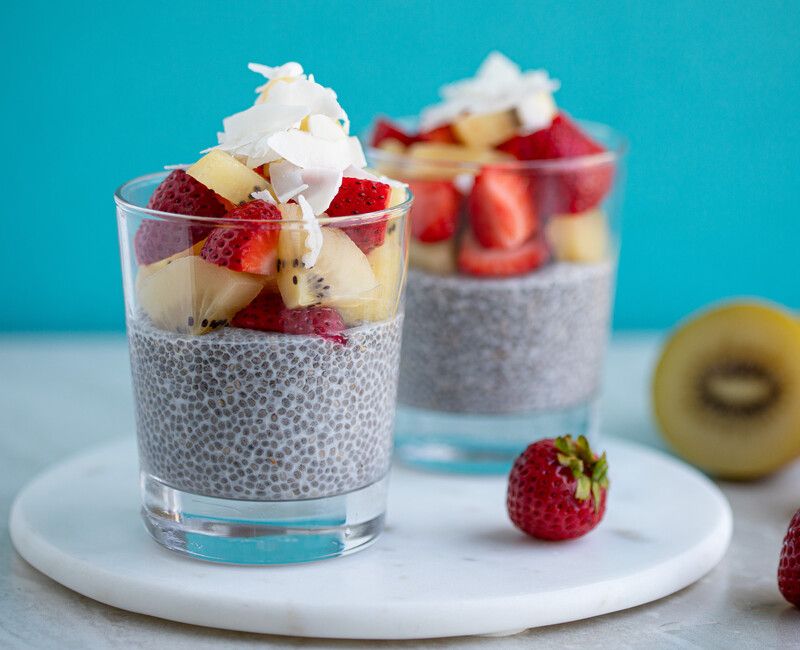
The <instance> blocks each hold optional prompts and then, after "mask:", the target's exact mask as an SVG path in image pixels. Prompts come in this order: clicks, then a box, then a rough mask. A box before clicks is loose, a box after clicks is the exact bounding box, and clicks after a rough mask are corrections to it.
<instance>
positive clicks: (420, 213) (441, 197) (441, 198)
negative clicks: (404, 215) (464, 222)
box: [409, 180, 461, 243]
mask: <svg viewBox="0 0 800 650" xmlns="http://www.w3.org/2000/svg"><path fill="white" fill-rule="evenodd" d="M409 187H410V189H411V192H412V194H413V195H414V203H413V206H412V208H411V215H410V217H409V218H410V219H411V236H412V237H414V239H417V240H418V241H421V242H427V243H431V242H437V241H441V240H443V239H450V238H451V237H452V236H453V235H454V234H455V232H456V227H457V225H458V215H459V211H460V209H461V194H460V193H459V192H458V190H457V189H456V188H455V187H454V186H453V184H452V183H451V182H449V181H425V180H416V181H410V182H409Z"/></svg>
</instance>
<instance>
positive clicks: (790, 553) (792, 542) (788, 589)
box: [778, 510, 800, 607]
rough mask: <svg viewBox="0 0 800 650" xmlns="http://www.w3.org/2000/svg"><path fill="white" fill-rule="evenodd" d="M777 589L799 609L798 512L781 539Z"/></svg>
mask: <svg viewBox="0 0 800 650" xmlns="http://www.w3.org/2000/svg"><path fill="white" fill-rule="evenodd" d="M778 589H780V590H781V593H782V594H783V597H784V598H785V599H786V600H788V601H789V602H790V603H792V605H794V606H795V607H800V510H798V511H797V512H795V513H794V517H792V521H791V522H790V523H789V530H787V531H786V537H784V538H783V548H782V549H781V559H780V562H779V563H778Z"/></svg>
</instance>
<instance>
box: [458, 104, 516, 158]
mask: <svg viewBox="0 0 800 650" xmlns="http://www.w3.org/2000/svg"><path fill="white" fill-rule="evenodd" d="M518 128H519V122H518V121H517V117H516V115H515V114H514V112H513V111H502V112H500V113H484V114H477V115H467V116H466V117H462V118H461V119H458V120H456V121H455V122H453V126H452V129H453V133H455V135H456V138H458V139H459V140H460V141H461V142H463V143H464V144H465V145H467V146H468V147H476V148H479V149H480V148H484V149H486V148H492V147H495V146H497V145H498V144H500V143H502V142H505V141H506V140H508V139H509V138H511V137H513V136H514V135H516V133H517V129H518Z"/></svg>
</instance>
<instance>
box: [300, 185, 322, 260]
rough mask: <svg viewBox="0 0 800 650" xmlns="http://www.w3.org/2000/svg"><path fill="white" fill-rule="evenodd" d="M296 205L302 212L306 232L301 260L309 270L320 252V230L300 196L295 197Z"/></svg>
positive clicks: (304, 199) (309, 207)
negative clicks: (304, 249) (304, 250)
mask: <svg viewBox="0 0 800 650" xmlns="http://www.w3.org/2000/svg"><path fill="white" fill-rule="evenodd" d="M297 203H298V205H299V206H300V210H301V212H302V216H303V228H304V230H305V231H306V241H305V248H306V252H305V253H303V256H302V258H301V259H302V260H303V264H304V265H305V267H306V268H307V269H310V268H311V267H312V266H314V264H316V263H317V259H318V258H319V254H320V252H321V251H322V228H320V227H319V222H318V221H317V217H316V215H315V214H314V210H313V209H312V208H311V205H310V204H309V202H308V201H307V200H306V198H305V197H304V196H303V195H302V194H301V195H300V196H299V197H297Z"/></svg>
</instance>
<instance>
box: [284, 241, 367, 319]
mask: <svg viewBox="0 0 800 650" xmlns="http://www.w3.org/2000/svg"><path fill="white" fill-rule="evenodd" d="M321 231H322V248H321V250H320V254H319V257H318V258H317V261H316V262H315V263H314V266H312V267H310V268H306V266H305V264H304V263H303V254H304V252H305V238H306V234H307V233H306V232H305V231H304V230H302V229H300V228H299V227H297V228H295V227H291V226H290V227H285V228H283V229H282V230H281V235H280V238H279V239H278V261H277V267H278V289H279V290H280V292H281V297H282V298H283V302H284V304H285V305H286V306H287V307H288V308H289V309H294V308H296V307H307V306H309V305H326V306H329V307H337V308H338V307H351V306H352V307H354V306H357V305H359V304H361V303H362V302H363V301H364V300H366V299H368V298H370V296H371V295H372V292H373V291H374V290H375V288H376V287H377V285H378V282H377V280H376V279H375V274H374V273H373V272H372V267H371V266H370V265H369V262H368V261H367V257H366V255H364V253H362V252H361V250H360V249H359V248H358V246H356V245H355V244H354V243H353V240H352V239H350V237H348V236H347V235H346V234H345V233H343V232H342V231H341V230H339V229H338V228H322V229H321Z"/></svg>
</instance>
